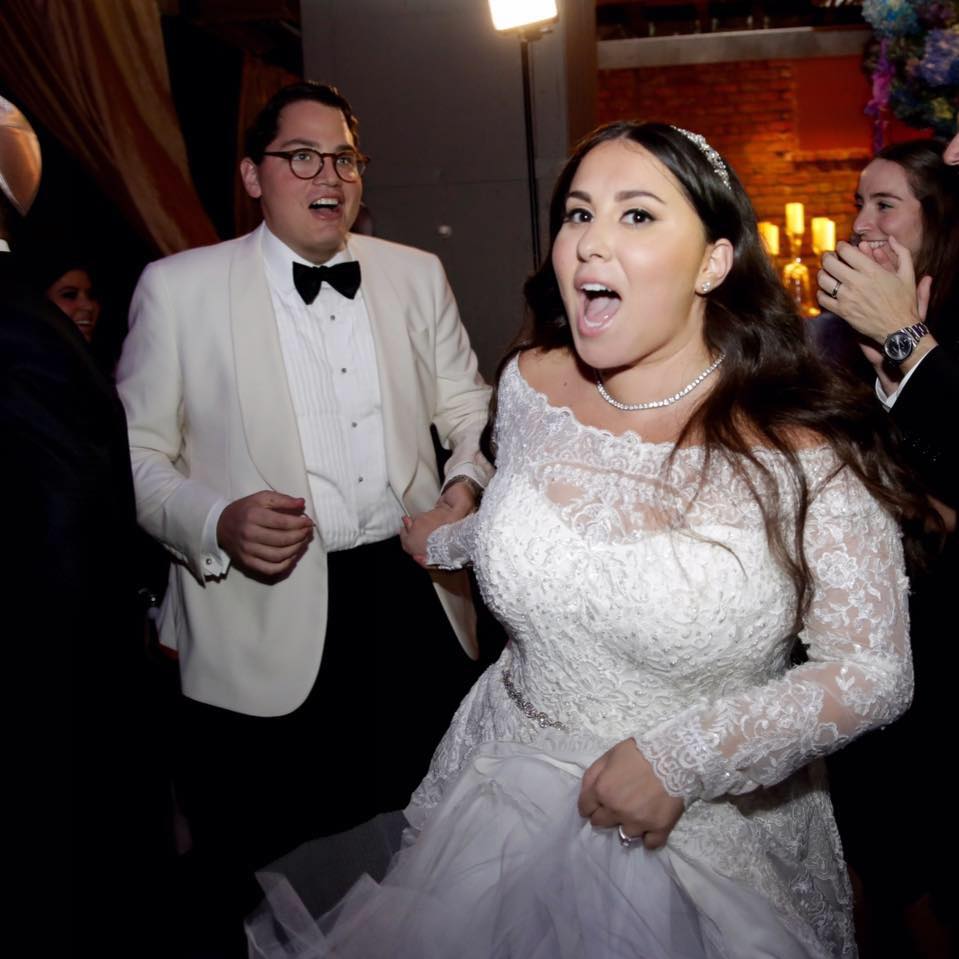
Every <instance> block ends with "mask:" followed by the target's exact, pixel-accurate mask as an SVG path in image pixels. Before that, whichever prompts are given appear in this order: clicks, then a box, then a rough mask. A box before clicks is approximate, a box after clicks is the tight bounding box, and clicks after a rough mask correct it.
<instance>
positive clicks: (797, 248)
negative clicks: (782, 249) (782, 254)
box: [783, 233, 819, 316]
mask: <svg viewBox="0 0 959 959" xmlns="http://www.w3.org/2000/svg"><path fill="white" fill-rule="evenodd" d="M788 236H789V255H790V260H789V262H788V263H787V264H786V265H785V266H784V267H783V285H784V286H785V287H786V289H787V290H788V291H789V295H790V296H791V297H792V298H793V301H794V302H795V304H796V306H797V308H798V309H799V312H800V313H801V314H802V315H803V316H816V315H817V314H818V313H819V310H817V309H816V308H815V307H814V306H813V303H812V288H811V286H810V282H809V267H808V266H806V264H805V263H803V261H802V256H801V252H802V234H801V233H799V234H796V233H790V234H788Z"/></svg>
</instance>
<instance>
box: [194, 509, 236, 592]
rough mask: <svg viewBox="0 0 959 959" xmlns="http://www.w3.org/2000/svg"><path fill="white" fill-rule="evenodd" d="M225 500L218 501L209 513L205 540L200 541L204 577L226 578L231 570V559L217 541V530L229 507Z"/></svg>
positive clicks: (204, 530)
mask: <svg viewBox="0 0 959 959" xmlns="http://www.w3.org/2000/svg"><path fill="white" fill-rule="evenodd" d="M229 505H230V504H229V502H228V501H227V500H225V499H222V498H221V499H218V500H217V501H216V502H215V503H214V504H213V506H212V508H211V509H210V512H209V513H207V516H206V522H205V523H204V524H203V538H202V540H201V541H200V549H201V551H202V552H201V554H200V555H201V559H202V562H203V575H204V577H216V576H225V575H226V573H227V570H229V568H230V557H229V555H228V554H227V553H226V551H225V550H223V549H221V548H220V544H219V543H217V541H216V528H217V524H218V523H219V522H220V516H221V515H222V513H223V510H225V509H226V508H227V506H229Z"/></svg>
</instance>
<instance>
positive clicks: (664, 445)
mask: <svg viewBox="0 0 959 959" xmlns="http://www.w3.org/2000/svg"><path fill="white" fill-rule="evenodd" d="M519 357H520V354H519V353H517V354H516V355H515V356H514V357H513V358H512V359H511V360H510V361H509V364H508V365H507V367H506V370H505V371H504V373H503V376H504V377H509V378H511V379H513V380H515V381H516V384H517V387H518V389H519V390H520V391H521V392H524V393H526V394H528V395H529V396H530V397H531V398H532V400H533V401H534V402H536V403H537V404H538V405H539V406H540V407H541V408H542V409H543V411H544V412H545V413H548V414H553V415H554V416H557V417H560V418H562V419H564V420H567V421H568V422H569V423H570V424H571V425H572V426H573V427H575V428H576V429H578V430H580V431H582V432H584V433H587V434H591V435H593V436H597V437H600V438H601V439H604V440H609V441H611V442H613V443H617V444H621V445H624V446H630V447H636V448H639V449H643V448H645V449H649V450H654V451H660V452H663V453H668V452H670V451H671V450H672V449H673V446H674V444H673V443H672V442H670V441H668V440H667V441H664V442H661V443H654V442H653V441H652V440H645V439H643V437H642V436H641V435H640V434H639V433H637V432H636V431H635V430H625V431H624V432H622V433H613V432H611V431H610V430H607V429H603V428H602V427H600V426H590V424H589V423H584V422H582V421H581V420H580V419H579V418H578V417H577V416H576V414H575V413H574V412H573V411H572V409H570V407H568V406H557V405H555V404H554V403H551V402H550V399H549V397H548V396H547V395H546V394H545V393H543V392H542V391H540V390H538V389H536V388H535V387H534V386H532V385H530V382H529V381H528V380H527V379H526V377H525V376H523V372H522V370H520V368H519ZM752 451H753V452H754V453H756V454H757V455H764V454H765V455H770V456H774V457H776V458H778V457H779V453H778V451H777V450H773V449H770V448H769V447H768V446H754V447H753V449H752ZM832 452H833V451H832V448H831V447H830V446H829V445H828V444H826V443H823V444H821V445H819V446H805V447H800V448H799V449H798V450H796V453H797V454H798V455H799V456H800V457H801V458H806V457H810V458H816V459H818V458H820V457H821V456H823V455H826V454H832ZM677 453H678V454H681V453H687V454H689V455H690V456H696V457H700V456H702V455H703V447H702V446H683V447H680V449H679V450H677Z"/></svg>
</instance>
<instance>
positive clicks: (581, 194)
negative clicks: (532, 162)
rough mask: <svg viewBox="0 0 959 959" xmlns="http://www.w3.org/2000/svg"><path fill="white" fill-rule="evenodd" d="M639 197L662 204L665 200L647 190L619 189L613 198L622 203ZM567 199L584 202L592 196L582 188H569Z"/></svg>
mask: <svg viewBox="0 0 959 959" xmlns="http://www.w3.org/2000/svg"><path fill="white" fill-rule="evenodd" d="M639 197H648V198H650V199H653V200H655V201H656V202H657V203H662V204H663V206H665V205H666V201H665V200H663V199H662V197H658V196H657V195H656V194H655V193H652V192H651V191H649V190H620V191H619V192H618V193H617V194H616V195H615V196H614V197H613V199H614V200H615V201H616V202H617V203H624V202H625V201H626V200H635V199H637V198H639ZM566 199H567V200H582V201H583V202H584V203H592V200H593V198H592V197H591V196H590V195H589V194H588V193H586V192H585V191H584V190H570V191H569V193H567V194H566Z"/></svg>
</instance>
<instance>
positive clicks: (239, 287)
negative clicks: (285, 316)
mask: <svg viewBox="0 0 959 959" xmlns="http://www.w3.org/2000/svg"><path fill="white" fill-rule="evenodd" d="M261 233H262V228H261V229H260V230H255V231H254V232H253V233H251V234H249V235H248V236H247V237H244V238H243V240H241V241H240V243H239V244H238V246H237V250H236V252H235V254H234V255H233V260H232V263H231V264H230V321H231V327H232V332H233V355H234V362H235V364H236V381H237V391H238V393H239V401H240V411H241V415H242V417H243V427H244V430H245V432H246V438H247V444H248V447H249V453H250V458H251V459H252V460H253V462H254V463H255V464H256V467H257V469H258V471H259V473H260V475H261V476H262V477H263V479H264V480H265V481H266V484H267V486H269V487H270V488H271V489H274V490H276V491H277V492H280V493H286V494H288V495H291V496H298V495H299V496H305V497H306V498H307V501H308V503H309V507H308V511H309V512H311V513H312V501H311V500H310V492H309V484H308V482H307V480H306V465H305V464H304V462H303V452H302V449H301V447H300V437H299V431H298V430H297V426H296V414H295V413H294V410H293V402H292V400H291V399H290V388H289V384H288V382H287V379H286V368H285V366H284V365H283V354H282V352H281V348H280V339H279V335H278V333H277V329H276V317H275V315H274V312H273V302H272V299H271V297H270V290H269V288H268V286H267V283H266V273H265V271H264V266H263V255H262V253H261V251H260V237H261Z"/></svg>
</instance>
